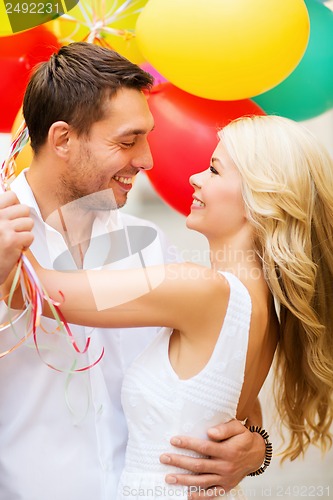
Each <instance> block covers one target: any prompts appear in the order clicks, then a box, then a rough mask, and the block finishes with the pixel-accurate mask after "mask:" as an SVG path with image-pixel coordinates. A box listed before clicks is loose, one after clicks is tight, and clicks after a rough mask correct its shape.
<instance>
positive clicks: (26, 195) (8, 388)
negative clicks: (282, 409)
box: [0, 172, 165, 500]
mask: <svg viewBox="0 0 333 500" xmlns="http://www.w3.org/2000/svg"><path fill="white" fill-rule="evenodd" d="M11 188H12V190H13V191H14V192H15V193H16V194H17V196H18V198H19V199H20V201H21V202H22V203H25V204H27V205H29V206H30V207H32V210H31V212H32V216H33V218H34V222H35V227H34V234H35V240H34V243H33V245H32V251H33V253H34V255H35V257H36V258H37V260H38V261H39V262H40V263H41V264H42V265H43V266H44V267H47V268H53V267H54V266H56V267H58V268H59V267H63V268H66V269H75V264H74V262H73V260H72V258H71V255H70V254H69V253H68V252H67V253H66V244H65V242H64V240H63V238H62V236H61V235H60V234H59V233H57V232H56V231H55V230H54V229H52V228H51V227H50V226H48V225H47V224H45V223H44V222H43V221H42V220H41V216H40V212H39V209H38V206H37V204H36V201H35V199H34V196H33V194H32V192H31V189H30V187H29V185H28V183H27V181H26V178H25V174H24V172H22V173H21V174H20V175H19V177H18V178H17V179H16V180H15V181H14V182H13V183H12V186H11ZM115 217H116V216H115V213H113V214H112V216H111V218H110V217H108V216H107V217H105V216H104V217H103V216H101V217H99V218H98V219H97V220H96V222H95V224H94V229H93V234H92V242H91V245H90V247H89V249H88V251H87V254H86V258H85V262H84V267H87V266H89V267H101V266H102V265H103V263H104V259H106V260H108V257H107V253H108V250H110V242H109V240H108V233H109V232H110V230H111V229H112V230H115V229H117V228H118V229H119V230H120V231H122V230H123V231H124V232H125V233H126V234H127V233H128V234H130V233H131V231H133V228H134V231H135V228H140V230H141V229H142V231H143V232H147V227H148V226H149V228H151V229H153V230H155V226H154V225H153V224H151V223H149V222H147V221H144V220H140V219H137V218H134V217H131V216H127V215H124V214H123V215H122V216H120V215H119V218H117V219H116V220H115ZM78 223H80V221H78ZM155 231H156V233H154V232H151V233H150V236H151V234H153V235H154V234H156V237H155V238H154V240H153V241H152V242H151V243H150V244H149V245H148V246H147V247H146V248H143V247H144V246H145V243H146V242H147V238H146V239H145V240H144V241H143V242H142V245H141V247H142V251H141V252H140V253H139V252H135V251H134V252H133V255H129V256H128V257H126V258H123V259H122V260H121V259H118V262H115V263H112V264H111V265H109V267H114V268H121V267H138V266H142V265H143V262H144V263H145V264H147V265H154V264H159V263H161V262H162V261H163V259H164V258H165V243H164V240H163V238H164V237H163V235H162V234H161V233H160V232H159V231H157V230H155ZM128 234H127V236H128ZM96 235H102V240H100V239H98V238H95V236H96ZM137 237H138V235H137V234H136V233H135V240H134V241H133V238H132V241H130V242H129V245H132V244H134V246H136V247H137V246H139V247H140V241H138V240H137ZM141 247H140V248H141ZM64 252H65V253H64ZM101 253H104V255H103V259H102V261H98V259H99V258H100V256H101ZM129 253H130V252H129ZM119 255H121V252H120V254H119ZM109 260H110V259H109ZM77 300H78V303H79V302H80V296H79V294H78V299H77ZM24 321H25V320H24V319H23V320H21V321H20V323H19V324H16V333H17V335H18V336H21V335H22V333H25V323H24ZM43 326H44V327H45V329H46V330H47V331H49V332H51V331H55V329H56V324H55V322H54V321H53V320H49V319H44V320H43ZM72 331H73V333H75V336H76V338H77V339H78V342H79V344H80V345H81V347H82V346H83V345H84V343H85V339H86V336H87V334H89V333H90V332H91V329H90V328H85V327H78V326H72ZM156 332H157V329H152V328H151V329H148V328H140V329H139V328H138V329H127V330H126V329H123V330H121V329H113V330H103V329H95V330H94V331H93V335H92V342H91V346H90V348H89V350H88V354H87V355H76V354H75V351H74V349H73V348H72V346H70V345H69V343H68V341H66V340H65V337H64V335H61V334H59V333H57V332H55V333H54V334H53V335H52V334H45V333H44V332H43V331H39V332H38V338H39V339H40V340H39V343H40V346H41V347H42V355H43V358H44V359H45V360H46V361H47V362H49V363H51V364H53V365H55V366H56V367H60V368H61V369H62V370H69V369H70V368H72V367H73V366H74V364H76V365H75V366H76V368H79V367H82V366H85V365H88V364H90V363H92V362H93V361H95V360H96V359H97V357H98V356H99V354H100V352H101V349H102V347H103V346H104V348H105V356H104V358H103V359H102V361H101V362H100V363H99V364H97V365H96V366H95V367H93V368H91V369H90V370H88V371H84V372H82V373H77V374H74V375H69V374H68V373H66V371H64V372H57V371H55V370H52V369H50V368H49V367H48V366H46V365H45V364H44V363H43V362H42V361H41V359H40V358H39V357H38V354H37V352H36V349H35V348H34V346H33V345H32V342H31V341H28V342H27V343H26V344H24V345H23V346H21V347H20V348H18V349H17V350H16V351H14V352H13V353H11V354H9V355H8V356H5V357H4V358H3V359H1V360H0V379H1V384H0V407H1V411H0V500H113V499H114V498H115V496H116V491H117V484H118V479H119V475H120V472H121V470H122V467H123V461H124V452H125V446H126V441H127V428H126V422H125V419H124V415H123V410H122V407H121V401H120V390H121V384H122V379H123V374H124V371H125V369H126V368H127V367H128V366H129V364H130V363H131V362H132V360H133V359H134V358H135V357H136V356H137V355H138V354H139V353H140V352H141V351H142V349H144V347H145V346H146V345H147V343H148V342H149V341H150V340H151V339H152V336H153V335H154V334H156ZM14 343H15V336H14V334H13V333H12V332H8V333H1V336H0V351H1V352H2V351H4V350H5V349H6V348H8V347H9V346H11V345H13V344H14Z"/></svg>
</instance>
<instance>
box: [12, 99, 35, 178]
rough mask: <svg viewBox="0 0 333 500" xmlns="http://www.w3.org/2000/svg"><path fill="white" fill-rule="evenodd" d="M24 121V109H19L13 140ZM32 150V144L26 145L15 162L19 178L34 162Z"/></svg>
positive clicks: (13, 127) (16, 173) (14, 125)
mask: <svg viewBox="0 0 333 500" xmlns="http://www.w3.org/2000/svg"><path fill="white" fill-rule="evenodd" d="M22 121H23V114H22V108H20V109H19V112H18V113H17V115H16V118H15V120H14V123H13V126H12V130H11V136H12V139H13V138H14V137H15V134H16V132H17V130H18V129H19V127H20V125H21V123H22ZM32 156H33V153H32V149H31V146H30V143H28V144H26V145H25V146H24V148H23V149H22V150H21V151H20V152H19V154H18V155H17V157H16V160H15V175H16V176H17V175H18V174H19V173H20V172H21V171H22V170H23V169H24V168H27V167H29V166H30V163H31V161H32Z"/></svg>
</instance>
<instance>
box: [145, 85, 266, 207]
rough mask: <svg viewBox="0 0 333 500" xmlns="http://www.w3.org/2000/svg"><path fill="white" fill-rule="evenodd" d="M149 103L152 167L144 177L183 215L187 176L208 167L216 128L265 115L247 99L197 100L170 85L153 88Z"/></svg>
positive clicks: (189, 198) (189, 196)
mask: <svg viewBox="0 0 333 500" xmlns="http://www.w3.org/2000/svg"><path fill="white" fill-rule="evenodd" d="M148 103H149V107H150V109H151V111H152V113H153V116H154V119H155V129H154V131H153V132H151V134H150V135H149V143H150V146H151V150H152V155H153V158H154V168H153V169H152V170H150V171H149V172H147V174H148V177H149V179H150V181H151V183H152V184H153V186H154V188H155V189H156V191H157V192H158V193H159V194H160V196H161V197H162V198H163V199H164V200H165V201H166V202H167V203H169V204H170V205H171V206H172V207H173V208H175V209H176V210H178V211H179V212H181V213H182V214H184V215H187V214H188V213H189V211H190V205H191V202H192V194H193V189H192V188H191V187H190V185H189V177H190V175H192V174H193V173H195V172H198V171H200V170H204V169H205V168H208V166H209V161H210V158H211V155H212V153H213V150H214V148H215V147H216V145H217V142H218V139H217V131H218V129H219V128H221V127H223V126H224V125H226V124H227V123H228V122H230V121H231V120H233V119H234V118H238V117H240V116H242V115H245V114H246V115H249V114H251V115H253V114H255V115H258V114H261V115H262V114H265V113H264V112H263V111H262V109H260V108H259V106H258V105H256V104H255V103H254V102H253V101H250V100H248V99H247V100H241V101H212V100H208V99H202V98H200V97H196V96H193V95H191V94H188V93H187V92H184V91H182V90H180V89H178V88H177V87H175V86H174V85H172V84H171V83H164V84H161V85H159V86H158V87H156V91H154V90H153V91H152V92H151V94H150V95H149V98H148Z"/></svg>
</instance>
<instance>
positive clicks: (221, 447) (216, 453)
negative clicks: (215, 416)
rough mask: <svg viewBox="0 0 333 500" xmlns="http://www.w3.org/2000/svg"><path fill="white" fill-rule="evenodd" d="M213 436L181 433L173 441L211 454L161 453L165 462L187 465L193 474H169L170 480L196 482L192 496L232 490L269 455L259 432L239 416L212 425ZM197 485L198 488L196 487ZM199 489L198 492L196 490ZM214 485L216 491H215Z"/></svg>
mask: <svg viewBox="0 0 333 500" xmlns="http://www.w3.org/2000/svg"><path fill="white" fill-rule="evenodd" d="M208 436H209V438H210V439H209V440H203V439H197V438H192V437H189V436H177V437H174V438H172V439H171V444H172V445H173V446H176V447H177V448H182V449H186V450H191V451H195V452H197V453H200V454H202V455H205V456H206V457H207V458H192V457H188V456H185V455H178V454H170V453H168V454H164V455H161V458H160V460H161V462H162V463H165V464H168V465H173V466H176V467H181V468H183V469H187V470H189V471H191V472H193V473H195V474H196V475H193V474H169V475H167V476H166V482H167V483H170V484H180V485H183V486H192V488H191V490H190V493H191V496H190V498H191V499H193V500H194V499H196V498H200V494H199V492H200V491H201V497H202V496H203V491H202V490H204V489H210V490H211V491H210V492H209V495H210V498H214V496H217V495H218V494H221V493H222V492H223V491H225V492H227V491H230V490H231V489H232V488H234V487H235V486H237V484H238V483H239V482H240V481H241V480H242V479H243V478H244V477H245V476H247V475H248V474H249V473H250V472H253V471H255V470H257V469H258V468H259V467H260V466H261V465H262V463H263V461H264V458H265V443H264V440H263V439H262V437H261V436H260V435H259V434H258V433H252V432H250V431H249V430H248V429H247V428H246V427H245V426H244V425H243V424H242V423H241V422H239V421H238V420H231V421H230V422H227V423H225V424H220V425H218V426H216V427H213V428H211V429H209V431H208ZM193 487H195V488H193ZM194 489H197V491H198V492H197V493H196V492H195V491H194ZM214 489H215V492H216V495H214Z"/></svg>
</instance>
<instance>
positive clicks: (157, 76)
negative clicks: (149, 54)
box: [140, 62, 167, 86]
mask: <svg viewBox="0 0 333 500" xmlns="http://www.w3.org/2000/svg"><path fill="white" fill-rule="evenodd" d="M140 68H141V69H143V70H144V71H146V72H147V73H149V74H150V75H151V76H152V77H153V78H154V86H155V85H160V84H161V83H165V82H166V81H167V80H166V78H164V76H162V75H161V74H160V73H159V72H158V71H156V69H155V68H153V66H152V65H151V64H149V63H148V62H144V63H142V64H140Z"/></svg>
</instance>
